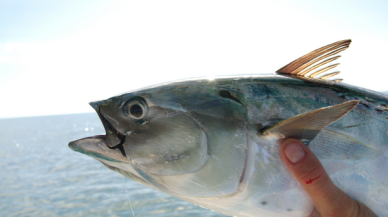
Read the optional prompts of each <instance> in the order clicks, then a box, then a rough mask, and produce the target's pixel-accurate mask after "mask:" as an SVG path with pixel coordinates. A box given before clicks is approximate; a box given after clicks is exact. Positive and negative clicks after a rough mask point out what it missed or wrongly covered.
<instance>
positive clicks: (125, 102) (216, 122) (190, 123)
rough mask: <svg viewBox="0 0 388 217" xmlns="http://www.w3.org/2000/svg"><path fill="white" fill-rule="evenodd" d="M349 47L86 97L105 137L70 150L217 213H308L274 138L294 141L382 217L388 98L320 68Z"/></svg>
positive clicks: (387, 175)
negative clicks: (234, 72) (253, 69)
mask: <svg viewBox="0 0 388 217" xmlns="http://www.w3.org/2000/svg"><path fill="white" fill-rule="evenodd" d="M349 44H350V40H343V41H339V42H335V43H333V44H330V45H327V46H325V47H322V48H320V49H317V50H315V51H313V52H311V53H309V54H307V55H305V56H303V57H301V58H299V59H297V60H295V61H294V62H292V63H290V64H288V65H286V66H285V67H283V68H281V69H280V70H278V71H277V75H249V76H235V77H223V78H216V79H213V80H208V79H191V80H184V81H176V82H170V83H166V84H162V85H156V86H152V87H148V88H145V89H141V90H137V91H133V92H130V93H125V94H122V95H119V96H115V97H112V98H110V99H107V100H102V101H98V102H91V103H90V104H91V106H92V107H93V108H94V109H95V110H96V112H97V113H98V115H99V117H100V119H101V121H102V124H103V125H104V127H105V130H106V135H100V136H95V137H90V138H84V139H80V140H77V141H73V142H71V143H69V147H70V148H71V149H72V150H74V151H77V152H80V153H83V154H86V155H88V156H90V157H93V158H95V159H96V160H98V161H100V162H101V163H103V164H104V165H105V166H107V167H108V168H109V169H111V170H113V171H115V172H118V173H120V174H122V175H124V176H126V177H129V178H131V179H133V180H134V181H136V182H139V183H141V184H143V185H146V186H148V187H151V188H154V189H157V190H160V191H162V192H165V193H168V194H170V195H173V196H175V197H178V198H181V199H183V200H186V201H189V202H191V203H194V204H197V205H200V206H202V207H205V208H208V209H212V210H215V211H218V212H221V213H224V214H227V215H233V216H273V217H281V216H309V215H310V214H311V212H312V210H313V209H314V204H313V203H312V201H311V199H310V198H309V197H308V195H307V194H306V193H305V192H304V190H303V189H302V187H301V186H300V185H299V184H298V183H297V181H296V180H295V179H294V177H293V176H292V175H291V173H290V172H289V171H288V170H287V169H286V167H285V165H284V164H283V162H282V161H281V159H280V155H279V141H280V140H281V139H284V138H287V137H292V138H298V139H301V140H302V141H303V142H304V143H305V144H306V145H307V146H308V147H309V148H310V149H311V150H312V151H313V152H314V153H315V154H316V155H317V157H318V158H319V159H320V161H321V162H322V164H323V165H324V167H325V169H326V170H327V172H328V174H329V175H330V177H331V179H332V180H333V182H334V183H335V184H336V185H337V186H338V187H339V188H341V189H342V190H343V191H344V192H346V193H347V194H348V195H349V196H350V197H352V198H354V199H356V200H358V201H360V202H362V203H364V204H366V205H367V206H368V207H370V208H371V209H372V210H373V211H374V212H375V213H376V214H377V215H379V216H388V151H387V150H388V143H387V141H388V135H387V129H388V128H387V126H388V108H387V105H388V98H387V96H386V95H383V94H380V93H377V92H373V91H370V90H366V89H362V88H359V87H354V86H351V85H347V84H342V83H340V82H341V80H339V79H334V80H328V78H330V77H332V76H334V75H336V74H338V72H334V73H329V74H324V75H321V74H322V73H325V72H326V71H328V70H329V69H332V68H334V67H335V66H336V65H338V64H334V65H330V66H326V64H327V63H329V62H331V61H333V60H335V59H338V57H339V56H334V55H336V54H337V53H339V52H341V51H343V50H345V49H346V48H347V47H348V46H349ZM332 56H334V57H332ZM314 70H315V71H314ZM318 75H320V77H318Z"/></svg>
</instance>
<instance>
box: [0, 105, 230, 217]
mask: <svg viewBox="0 0 388 217" xmlns="http://www.w3.org/2000/svg"><path fill="white" fill-rule="evenodd" d="M98 134H104V129H103V127H102V124H101V122H100V120H99V119H98V117H97V115H96V114H94V113H90V114H89V113H88V114H75V115H59V116H44V117H29V118H12V119H0V168H1V170H0V186H1V189H0V216H8V217H11V216H18V217H19V216H132V211H131V209H130V206H129V203H128V199H127V194H126V192H125V188H124V184H123V178H122V176H121V175H119V174H118V173H115V172H112V171H111V170H109V169H108V168H106V167H105V166H103V165H102V164H101V163H99V162H98V161H96V160H94V159H92V158H90V157H87V156H85V155H82V154H80V153H77V152H74V151H72V150H70V149H69V148H68V146H67V144H68V142H69V141H72V140H76V139H80V138H84V137H87V136H93V135H98ZM125 183H126V186H127V190H128V196H129V198H130V200H131V203H132V206H133V209H134V213H135V215H136V216H138V217H140V216H166V217H167V216H213V217H216V216H218V217H221V216H225V215H222V214H219V213H216V212H213V211H210V210H207V209H204V208H201V207H198V206H196V205H193V204H191V203H188V202H185V201H182V200H180V199H177V198H175V197H172V196H169V195H167V194H164V193H162V192H159V191H156V190H153V189H150V188H148V187H144V186H142V185H140V184H138V183H136V182H134V181H132V180H130V179H128V178H125Z"/></svg>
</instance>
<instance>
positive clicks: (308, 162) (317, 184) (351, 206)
mask: <svg viewBox="0 0 388 217" xmlns="http://www.w3.org/2000/svg"><path fill="white" fill-rule="evenodd" d="M281 156H282V158H283V161H284V163H285V164H286V166H287V167H288V169H289V170H290V171H291V173H292V174H293V175H294V176H295V178H296V180H297V181H298V182H299V183H300V184H301V185H302V187H303V188H304V189H305V191H306V192H307V193H308V195H310V197H311V199H312V200H313V202H314V204H315V207H316V209H317V210H318V212H319V213H320V214H321V215H322V216H357V215H359V214H360V211H361V210H362V209H364V208H365V209H367V208H366V206H364V205H362V204H360V203H358V202H356V201H354V200H353V199H351V198H350V197H349V196H348V195H347V194H345V193H344V192H343V191H342V190H341V189H339V188H338V187H337V186H335V185H334V183H333V182H332V181H331V179H330V177H329V175H328V174H327V173H326V171H325V169H324V168H323V166H322V164H321V163H320V162H319V160H318V158H317V157H316V156H315V155H314V154H313V153H312V152H311V150H310V149H309V148H307V146H306V145H304V144H303V143H302V142H301V141H299V140H297V139H287V140H285V141H284V142H283V144H282V146H281ZM360 206H363V207H362V208H361V207H360ZM360 208H361V210H360ZM354 214H357V215H354Z"/></svg>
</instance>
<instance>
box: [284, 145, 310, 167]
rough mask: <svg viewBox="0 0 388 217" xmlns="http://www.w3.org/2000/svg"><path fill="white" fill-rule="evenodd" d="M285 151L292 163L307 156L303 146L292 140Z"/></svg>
mask: <svg viewBox="0 0 388 217" xmlns="http://www.w3.org/2000/svg"><path fill="white" fill-rule="evenodd" d="M284 153H285V154H286V156H287V158H288V160H290V161H291V162H292V163H294V164H295V163H298V162H299V161H300V160H302V158H303V157H304V156H305V154H306V153H305V152H304V150H303V148H302V147H300V145H299V144H298V143H295V142H291V143H289V144H288V145H287V147H286V148H285V149H284Z"/></svg>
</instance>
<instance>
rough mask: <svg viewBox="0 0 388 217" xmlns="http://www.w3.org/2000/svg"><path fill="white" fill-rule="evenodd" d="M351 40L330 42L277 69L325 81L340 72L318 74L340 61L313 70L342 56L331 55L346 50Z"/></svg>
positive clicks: (311, 79) (280, 72)
mask: <svg viewBox="0 0 388 217" xmlns="http://www.w3.org/2000/svg"><path fill="white" fill-rule="evenodd" d="M351 42H352V41H351V40H350V39H348V40H342V41H337V42H334V43H333V44H329V45H326V46H324V47H321V48H319V49H317V50H314V51H312V52H310V53H308V54H306V55H304V56H302V57H300V58H299V59H296V60H294V61H293V62H291V63H289V64H288V65H286V66H284V67H283V68H281V69H279V70H277V71H276V73H278V74H287V75H291V76H295V77H298V78H302V79H306V80H310V81H319V80H322V81H324V80H326V79H328V78H330V77H333V76H335V75H338V74H339V73H340V72H338V71H337V72H333V73H329V74H324V75H322V76H321V77H318V78H317V77H316V76H318V75H320V74H322V73H324V72H326V71H328V70H330V69H333V68H335V67H336V66H338V65H339V63H337V64H333V65H329V66H327V67H324V68H320V69H318V70H316V71H314V72H313V70H315V69H317V68H319V67H321V66H324V65H326V64H328V63H330V62H332V61H334V60H336V59H338V58H340V57H341V56H339V55H338V56H335V57H331V56H333V55H336V54H338V53H339V52H341V51H344V50H346V49H347V48H348V47H349V45H350V43H351ZM332 81H334V82H341V81H342V79H335V80H332Z"/></svg>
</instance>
